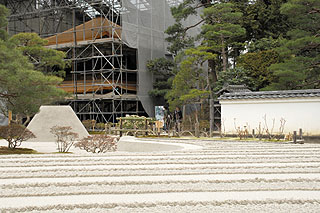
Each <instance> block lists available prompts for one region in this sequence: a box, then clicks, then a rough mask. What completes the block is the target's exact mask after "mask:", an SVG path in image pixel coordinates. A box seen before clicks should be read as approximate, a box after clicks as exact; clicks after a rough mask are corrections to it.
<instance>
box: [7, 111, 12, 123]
mask: <svg viewBox="0 0 320 213" xmlns="http://www.w3.org/2000/svg"><path fill="white" fill-rule="evenodd" d="M11 121H12V111H11V110H9V111H8V125H10V123H11Z"/></svg>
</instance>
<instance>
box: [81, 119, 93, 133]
mask: <svg viewBox="0 0 320 213" xmlns="http://www.w3.org/2000/svg"><path fill="white" fill-rule="evenodd" d="M82 124H83V126H84V127H85V128H86V129H87V131H90V130H92V129H94V127H95V125H96V121H95V120H83V121H82Z"/></svg>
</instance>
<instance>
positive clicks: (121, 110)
mask: <svg viewBox="0 0 320 213" xmlns="http://www.w3.org/2000/svg"><path fill="white" fill-rule="evenodd" d="M0 3H1V4H4V5H5V6H6V7H8V8H9V9H10V11H11V15H10V17H9V26H8V32H9V34H11V35H13V34H17V33H20V32H35V33H37V34H39V35H40V36H41V37H42V38H44V39H46V40H47V41H48V44H47V45H48V48H54V49H57V50H61V51H64V52H66V53H67V60H68V61H70V64H71V66H70V68H67V69H66V77H65V80H64V82H63V83H62V84H61V85H60V86H59V87H60V88H62V89H63V90H65V91H67V92H69V93H71V94H72V97H71V98H69V99H68V100H67V103H68V104H69V105H70V106H71V107H72V108H73V110H74V111H75V113H76V114H77V115H78V117H79V118H80V120H96V121H97V122H103V123H107V122H116V118H117V117H123V116H125V115H126V114H135V115H146V112H145V110H144V108H143V106H142V104H141V102H140V100H139V99H138V97H137V90H138V65H137V64H138V62H137V49H136V48H131V47H129V46H128V45H126V44H125V43H124V41H123V39H122V26H121V25H122V22H121V12H122V9H123V8H122V4H121V0H0Z"/></svg>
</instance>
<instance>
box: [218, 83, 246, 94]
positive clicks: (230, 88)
mask: <svg viewBox="0 0 320 213" xmlns="http://www.w3.org/2000/svg"><path fill="white" fill-rule="evenodd" d="M235 92H251V90H249V89H248V88H247V86H246V85H229V84H226V85H224V86H223V88H222V89H221V90H219V91H218V92H216V94H217V95H221V94H223V93H235Z"/></svg>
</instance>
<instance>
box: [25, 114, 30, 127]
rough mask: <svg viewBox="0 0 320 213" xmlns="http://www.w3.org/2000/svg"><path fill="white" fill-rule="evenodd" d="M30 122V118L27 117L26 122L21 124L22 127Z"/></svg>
mask: <svg viewBox="0 0 320 213" xmlns="http://www.w3.org/2000/svg"><path fill="white" fill-rule="evenodd" d="M29 122H30V116H29V115H27V120H26V121H25V122H24V123H23V125H24V126H26V125H27V124H28V123H29Z"/></svg>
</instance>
